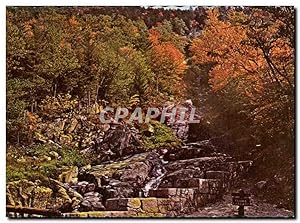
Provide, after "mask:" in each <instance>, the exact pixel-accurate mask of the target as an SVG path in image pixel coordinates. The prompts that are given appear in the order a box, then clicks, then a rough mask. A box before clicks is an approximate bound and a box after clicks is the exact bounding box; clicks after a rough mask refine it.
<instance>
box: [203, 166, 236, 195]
mask: <svg viewBox="0 0 300 223" xmlns="http://www.w3.org/2000/svg"><path fill="white" fill-rule="evenodd" d="M205 176H206V179H219V180H221V182H222V186H223V189H224V191H227V190H228V189H229V187H230V186H231V184H230V173H229V172H228V171H214V170H211V171H206V173H205Z"/></svg>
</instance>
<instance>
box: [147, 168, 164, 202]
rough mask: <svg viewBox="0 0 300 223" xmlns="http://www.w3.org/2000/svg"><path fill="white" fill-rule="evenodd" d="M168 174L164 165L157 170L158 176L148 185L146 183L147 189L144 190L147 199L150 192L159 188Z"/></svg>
mask: <svg viewBox="0 0 300 223" xmlns="http://www.w3.org/2000/svg"><path fill="white" fill-rule="evenodd" d="M166 172H167V171H166V169H165V168H164V166H162V165H161V166H159V167H158V168H157V170H156V175H157V176H156V177H153V178H152V179H151V180H150V181H149V182H148V183H146V185H145V187H144V188H143V189H142V191H143V193H144V196H145V197H148V193H149V190H151V189H156V188H158V186H159V185H160V182H161V181H162V179H163V177H164V176H165V174H166Z"/></svg>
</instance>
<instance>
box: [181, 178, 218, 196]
mask: <svg viewBox="0 0 300 223" xmlns="http://www.w3.org/2000/svg"><path fill="white" fill-rule="evenodd" d="M176 186H178V187H180V188H197V189H198V190H197V193H201V194H220V193H221V192H223V182H222V181H221V180H220V179H203V178H188V179H182V180H180V181H178V182H177V184H176Z"/></svg>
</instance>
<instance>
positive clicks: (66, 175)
mask: <svg viewBox="0 0 300 223" xmlns="http://www.w3.org/2000/svg"><path fill="white" fill-rule="evenodd" d="M77 176H78V167H77V166H74V167H70V168H69V170H67V171H65V172H63V173H62V174H60V175H59V176H58V179H59V181H61V182H63V183H70V184H75V183H77V181H78V178H77Z"/></svg>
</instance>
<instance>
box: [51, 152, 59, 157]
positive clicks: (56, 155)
mask: <svg viewBox="0 0 300 223" xmlns="http://www.w3.org/2000/svg"><path fill="white" fill-rule="evenodd" d="M49 155H50V157H51V158H52V159H58V157H59V154H58V153H57V152H55V151H50V152H49Z"/></svg>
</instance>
